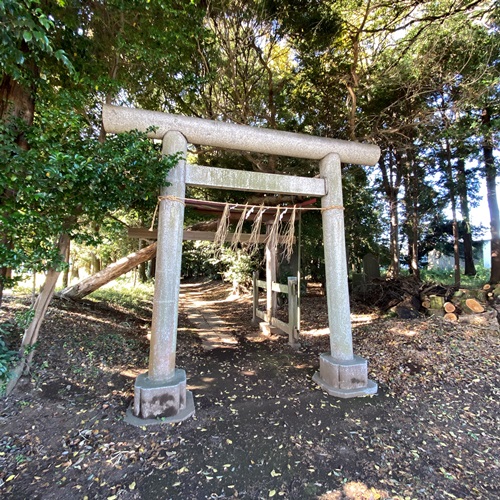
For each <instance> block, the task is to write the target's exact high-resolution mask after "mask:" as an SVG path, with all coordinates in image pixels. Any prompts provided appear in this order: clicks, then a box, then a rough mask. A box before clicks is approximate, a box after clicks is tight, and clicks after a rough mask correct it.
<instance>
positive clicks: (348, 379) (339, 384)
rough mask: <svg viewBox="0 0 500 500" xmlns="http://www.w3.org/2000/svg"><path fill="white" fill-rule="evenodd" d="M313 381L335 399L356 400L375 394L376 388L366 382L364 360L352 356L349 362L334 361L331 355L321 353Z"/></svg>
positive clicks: (366, 365) (366, 375) (368, 381)
mask: <svg viewBox="0 0 500 500" xmlns="http://www.w3.org/2000/svg"><path fill="white" fill-rule="evenodd" d="M313 380H314V381H315V382H316V383H317V384H318V385H320V386H321V387H322V389H323V390H325V391H326V392H328V394H330V396H335V397H337V398H356V397H360V396H369V395H371V394H376V393H377V389H378V386H377V384H376V383H375V382H373V381H371V380H368V363H367V361H366V359H363V358H361V357H359V356H354V358H353V359H352V360H350V361H341V360H338V359H335V358H333V357H332V356H331V354H328V353H323V354H321V355H320V357H319V372H316V373H315V374H314V376H313Z"/></svg>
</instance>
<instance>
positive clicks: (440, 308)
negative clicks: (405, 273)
mask: <svg viewBox="0 0 500 500" xmlns="http://www.w3.org/2000/svg"><path fill="white" fill-rule="evenodd" d="M353 298H354V300H360V301H363V303H364V304H365V305H366V304H371V305H372V306H374V307H377V308H378V309H380V310H382V311H384V312H388V313H392V314H395V315H397V316H398V317H399V318H401V319H413V318H418V317H421V316H422V314H425V315H428V316H437V317H441V318H443V319H444V320H445V321H451V322H460V323H467V324H472V325H477V326H478V327H483V328H488V329H493V330H498V329H499V323H498V319H497V316H498V314H500V285H499V286H497V287H496V288H494V287H492V286H491V285H485V286H484V287H483V289H479V290H476V289H472V290H469V289H462V288H460V289H458V288H457V287H455V286H446V285H441V284H436V283H422V282H421V281H420V280H418V279H416V278H414V277H412V276H409V277H401V278H397V279H390V280H386V279H383V278H377V279H374V280H373V281H372V282H371V283H370V284H369V286H368V287H366V289H365V290H364V292H363V294H362V295H360V294H358V295H355V296H354V297H353Z"/></svg>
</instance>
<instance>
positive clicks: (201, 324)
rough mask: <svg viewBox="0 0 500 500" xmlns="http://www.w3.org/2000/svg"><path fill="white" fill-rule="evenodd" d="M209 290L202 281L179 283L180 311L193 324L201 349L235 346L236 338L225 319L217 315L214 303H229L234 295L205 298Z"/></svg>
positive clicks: (233, 299)
mask: <svg viewBox="0 0 500 500" xmlns="http://www.w3.org/2000/svg"><path fill="white" fill-rule="evenodd" d="M207 295H209V291H207V287H206V286H204V285H203V284H202V283H186V284H183V285H181V293H180V306H181V312H182V313H184V314H185V315H186V318H187V320H188V321H189V323H191V325H192V326H193V332H194V333H196V335H198V337H199V338H200V339H201V342H202V343H201V346H202V347H203V349H205V350H207V351H210V350H212V349H227V348H235V347H236V345H237V344H238V339H237V337H236V336H235V335H233V334H232V333H231V331H230V329H229V328H228V327H227V325H226V323H225V321H223V320H222V319H221V318H220V317H218V316H217V314H216V313H215V310H214V305H215V304H217V303H220V302H226V303H227V304H226V305H230V303H231V302H234V301H235V300H236V297H233V298H232V300H231V298H229V299H227V298H226V299H222V300H217V299H216V300H206V297H207Z"/></svg>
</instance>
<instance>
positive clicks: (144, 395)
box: [126, 369, 195, 425]
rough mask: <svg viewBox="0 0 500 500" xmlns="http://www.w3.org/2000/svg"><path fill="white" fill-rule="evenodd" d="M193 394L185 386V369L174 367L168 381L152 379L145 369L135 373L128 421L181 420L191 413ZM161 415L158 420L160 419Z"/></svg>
mask: <svg viewBox="0 0 500 500" xmlns="http://www.w3.org/2000/svg"><path fill="white" fill-rule="evenodd" d="M194 411H195V409H194V403H193V396H192V394H191V392H190V391H187V390H186V372H185V371H184V370H181V369H176V370H175V372H174V376H173V377H172V378H171V379H169V380H167V381H163V382H162V381H159V382H157V381H153V380H151V379H150V378H148V374H147V373H143V374H141V375H139V376H138V377H137V379H136V380H135V386H134V404H133V409H131V410H129V412H127V417H126V420H127V422H129V423H131V424H135V425H147V424H151V423H165V422H166V423H168V422H180V421H181V420H185V419H186V418H189V417H190V416H192V415H193V414H194ZM160 419H161V420H160Z"/></svg>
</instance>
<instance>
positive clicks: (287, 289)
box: [253, 273, 300, 345]
mask: <svg viewBox="0 0 500 500" xmlns="http://www.w3.org/2000/svg"><path fill="white" fill-rule="evenodd" d="M260 289H263V290H267V283H266V282H265V281H262V280H259V279H258V275H257V273H254V274H253V321H254V322H258V318H260V319H262V320H264V321H266V322H267V323H269V324H270V325H271V326H274V327H276V328H278V329H280V330H281V331H283V332H285V333H287V334H288V343H289V344H290V345H296V344H297V343H298V341H299V332H300V325H299V314H298V279H297V278H296V277H289V278H288V284H287V285H282V284H281V283H276V282H274V281H273V282H272V283H271V289H272V291H273V292H276V293H284V294H286V295H288V323H286V322H284V321H281V320H280V319H278V318H276V317H275V316H274V311H272V310H271V311H269V310H267V311H262V310H260V309H259V290H260Z"/></svg>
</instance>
